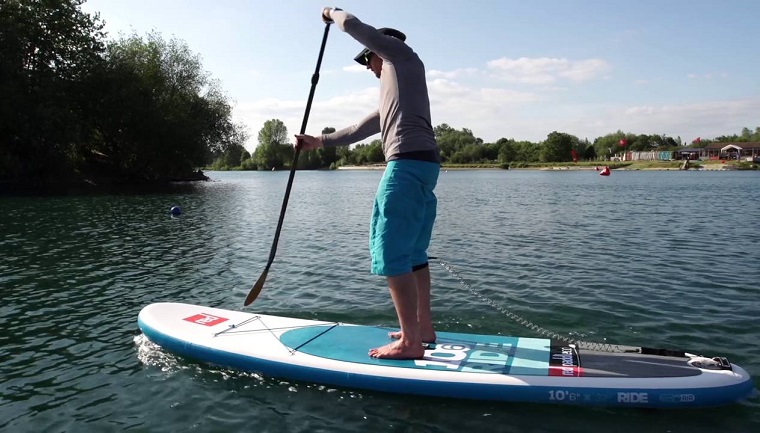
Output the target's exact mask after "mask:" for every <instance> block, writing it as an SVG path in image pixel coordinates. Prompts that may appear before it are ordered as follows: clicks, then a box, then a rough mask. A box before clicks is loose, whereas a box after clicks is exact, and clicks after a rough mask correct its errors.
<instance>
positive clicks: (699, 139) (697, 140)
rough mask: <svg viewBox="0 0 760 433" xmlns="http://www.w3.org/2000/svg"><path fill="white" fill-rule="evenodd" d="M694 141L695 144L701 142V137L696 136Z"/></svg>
mask: <svg viewBox="0 0 760 433" xmlns="http://www.w3.org/2000/svg"><path fill="white" fill-rule="evenodd" d="M694 141H695V142H696V143H697V144H699V143H701V142H702V137H697V139H696V140H694Z"/></svg>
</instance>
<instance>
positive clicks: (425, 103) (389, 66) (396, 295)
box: [296, 8, 440, 359]
mask: <svg viewBox="0 0 760 433" xmlns="http://www.w3.org/2000/svg"><path fill="white" fill-rule="evenodd" d="M322 19H323V21H325V22H326V23H331V22H334V23H335V24H337V25H338V27H339V28H340V29H341V30H343V31H344V32H346V33H348V34H349V35H350V36H351V37H353V38H354V39H356V40H357V41H358V42H359V43H361V44H362V45H363V46H364V47H365V48H364V49H363V50H362V51H361V52H360V53H359V54H358V55H357V56H356V57H355V58H354V60H355V61H356V62H357V63H359V64H360V65H363V66H366V67H367V69H368V70H370V71H372V73H374V74H375V76H376V77H377V78H379V79H380V102H379V108H378V110H375V111H374V112H373V113H371V114H370V115H368V116H366V117H365V118H364V119H362V120H361V121H359V123H357V124H355V125H353V126H349V127H347V128H344V129H341V130H339V131H336V132H333V133H331V134H324V135H321V136H318V137H314V136H311V135H296V146H297V147H299V148H300V149H301V150H312V149H316V148H320V147H324V146H327V147H329V146H345V145H349V144H352V143H356V142H358V141H360V140H363V139H365V138H367V137H370V136H372V135H374V134H377V133H381V137H382V142H383V153H384V155H385V161H386V168H385V173H384V174H383V177H382V179H381V180H380V184H379V185H378V189H377V193H376V195H375V203H374V208H373V211H372V220H371V224H370V233H369V249H370V255H371V258H372V265H371V272H372V273H373V274H376V275H381V276H384V277H386V279H387V282H388V288H389V289H390V293H391V298H392V300H393V305H394V307H395V309H396V314H397V316H398V320H399V325H400V327H401V330H400V331H399V332H392V333H390V336H391V337H392V338H395V339H397V341H394V342H391V343H389V344H387V345H385V346H382V347H378V348H374V349H371V350H370V351H369V355H370V356H372V357H375V358H390V359H417V358H422V356H423V355H424V353H425V350H424V347H423V345H422V343H423V342H433V341H435V330H434V329H433V324H432V320H431V312H430V269H429V266H428V256H427V248H428V246H429V244H430V236H431V234H432V230H433V223H434V221H435V216H436V205H437V199H436V196H435V193H434V189H435V186H436V183H437V182H438V173H439V171H440V153H439V150H438V145H437V143H436V141H435V136H434V134H433V127H432V124H431V121H430V100H429V97H428V91H427V83H426V81H425V65H424V64H423V63H422V61H421V60H420V58H419V57H418V56H417V54H416V53H415V52H414V51H413V50H412V49H411V48H410V47H409V46H408V45H407V44H406V43H405V40H406V35H404V33H402V32H400V31H399V30H396V29H392V28H380V29H376V28H375V27H372V26H370V25H368V24H365V23H363V22H361V21H360V20H359V19H358V18H356V17H355V16H353V15H351V14H349V13H347V12H345V11H342V10H340V9H338V8H325V9H323V11H322Z"/></svg>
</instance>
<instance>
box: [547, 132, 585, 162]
mask: <svg viewBox="0 0 760 433" xmlns="http://www.w3.org/2000/svg"><path fill="white" fill-rule="evenodd" d="M577 143H578V138H577V137H575V136H573V135H570V134H566V133H564V132H557V131H554V132H552V133H550V134H549V135H548V136H547V137H546V141H544V144H543V145H542V146H541V161H544V162H562V161H570V160H572V152H571V150H572V149H573V148H577Z"/></svg>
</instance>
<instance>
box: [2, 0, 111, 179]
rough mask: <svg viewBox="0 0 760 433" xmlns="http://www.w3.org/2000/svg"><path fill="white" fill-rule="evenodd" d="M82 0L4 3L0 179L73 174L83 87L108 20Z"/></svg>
mask: <svg viewBox="0 0 760 433" xmlns="http://www.w3.org/2000/svg"><path fill="white" fill-rule="evenodd" d="M82 3H83V0H47V1H39V0H4V1H2V2H0V95H2V97H0V143H3V146H2V148H0V178H6V179H27V180H33V179H36V180H37V181H44V180H46V178H48V177H49V176H63V175H68V174H70V173H71V171H72V170H73V167H72V164H73V162H74V161H73V160H72V158H71V156H72V155H75V154H76V153H77V152H78V146H79V143H80V142H81V140H82V139H83V137H85V136H86V135H87V131H86V130H85V129H84V128H82V126H81V119H82V116H83V112H84V107H83V106H82V103H83V97H82V91H83V90H84V89H86V88H87V85H86V79H87V77H88V75H89V73H90V72H91V70H92V69H93V68H94V67H96V66H97V64H98V63H99V62H100V57H99V55H100V53H101V52H102V51H103V45H102V43H101V39H102V37H103V33H102V28H103V24H102V23H101V22H100V20H99V18H98V17H97V16H94V17H93V16H90V15H88V14H85V13H83V12H81V11H80V10H79V7H80V6H81V4H82Z"/></svg>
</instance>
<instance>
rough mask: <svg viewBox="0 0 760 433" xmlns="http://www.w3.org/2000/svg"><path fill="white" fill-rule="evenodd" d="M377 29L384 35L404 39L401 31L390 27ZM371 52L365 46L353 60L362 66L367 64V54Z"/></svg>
mask: <svg viewBox="0 0 760 433" xmlns="http://www.w3.org/2000/svg"><path fill="white" fill-rule="evenodd" d="M377 31H378V32H380V33H382V34H384V35H387V36H391V37H394V38H396V39H401V40H402V41H405V40H406V35H405V34H403V33H401V32H400V31H398V30H396V29H392V28H390V27H383V28H381V29H377ZM371 52H372V51H370V49H369V48H365V49H363V50H362V51H361V52H360V53H359V54H358V55H357V56H356V57H354V60H355V61H356V63H358V64H360V65H362V66H367V55H369V53H371Z"/></svg>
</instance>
